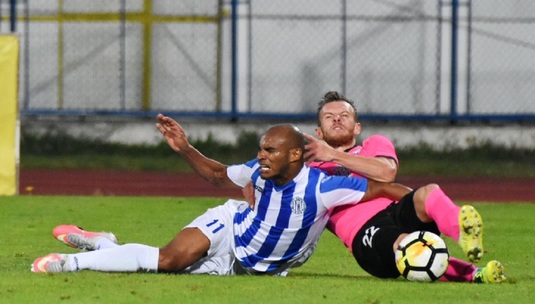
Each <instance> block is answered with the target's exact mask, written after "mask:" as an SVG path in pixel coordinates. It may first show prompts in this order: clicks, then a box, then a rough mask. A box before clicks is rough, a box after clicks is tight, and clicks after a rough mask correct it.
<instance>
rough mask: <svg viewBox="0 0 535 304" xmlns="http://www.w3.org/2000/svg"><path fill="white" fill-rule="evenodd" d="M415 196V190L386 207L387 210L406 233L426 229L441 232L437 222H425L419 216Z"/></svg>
mask: <svg viewBox="0 0 535 304" xmlns="http://www.w3.org/2000/svg"><path fill="white" fill-rule="evenodd" d="M413 196H414V191H413V192H411V193H410V194H408V195H406V196H404V197H403V198H402V199H401V200H400V201H399V202H398V203H396V204H392V205H390V206H388V207H387V208H386V211H387V212H388V213H389V214H390V216H391V217H392V218H393V220H394V221H395V224H396V225H398V226H399V228H400V229H401V230H402V231H403V232H405V233H411V232H414V231H418V230H425V231H430V232H433V233H435V234H440V231H439V230H438V227H437V225H436V223H435V222H430V223H424V222H422V221H421V220H420V219H419V218H418V215H417V214H416V209H415V207H414V198H413Z"/></svg>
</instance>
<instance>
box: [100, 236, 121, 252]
mask: <svg viewBox="0 0 535 304" xmlns="http://www.w3.org/2000/svg"><path fill="white" fill-rule="evenodd" d="M117 246H119V245H117V244H115V243H114V242H112V241H111V240H110V239H108V238H105V237H100V238H97V239H96V243H95V247H96V249H95V250H100V249H106V248H111V247H117Z"/></svg>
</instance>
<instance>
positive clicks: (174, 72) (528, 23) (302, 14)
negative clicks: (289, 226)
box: [0, 0, 535, 120]
mask: <svg viewBox="0 0 535 304" xmlns="http://www.w3.org/2000/svg"><path fill="white" fill-rule="evenodd" d="M16 2H17V13H18V16H19V18H18V20H19V22H18V23H17V32H18V33H20V36H21V40H22V42H23V43H22V54H21V59H22V60H21V62H22V67H21V94H20V95H21V96H20V99H21V109H22V111H23V114H26V115H32V114H78V115H89V114H115V115H123V114H126V115H151V116H152V115H153V114H154V112H156V111H164V112H166V113H169V114H172V115H183V116H187V115H202V116H206V117H232V118H240V117H289V116H292V117H301V118H313V117H314V115H315V114H314V113H315V106H316V104H317V101H318V100H319V99H320V98H321V96H322V95H323V94H324V93H325V92H326V91H329V90H338V91H341V92H343V93H344V94H345V95H346V96H348V97H349V98H350V99H354V100H355V101H356V103H357V106H358V108H359V111H360V112H361V117H362V118H379V119H408V120H411V119H437V118H447V119H491V120H492V119H503V118H507V119H515V120H535V101H534V100H533V96H535V87H534V86H532V85H531V82H532V81H533V80H535V79H534V78H535V62H534V61H533V60H531V58H532V57H533V55H534V54H535V39H534V38H535V31H534V29H535V2H533V1H531V0H516V1H498V0H472V1H469V0H464V1H456V0H454V1H442V0H396V1H393V0H284V1H283V0H254V1H237V0H231V1H223V0H210V1H209V0H205V1H195V0H179V1H176V0H158V1H151V0H128V1H126V0H117V1H109V0H94V1H84V0H69V1H59V0H42V1H27V0H26V1H23V0H17V1H16ZM0 4H1V8H2V9H1V10H0V11H1V12H2V15H1V16H0V17H1V19H2V23H1V24H0V26H1V27H0V30H1V31H6V30H7V29H8V28H9V20H8V15H9V5H8V3H7V1H4V2H0Z"/></svg>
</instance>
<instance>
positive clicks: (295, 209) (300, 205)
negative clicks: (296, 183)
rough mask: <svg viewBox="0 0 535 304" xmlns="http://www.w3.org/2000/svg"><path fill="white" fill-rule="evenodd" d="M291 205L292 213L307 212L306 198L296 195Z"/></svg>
mask: <svg viewBox="0 0 535 304" xmlns="http://www.w3.org/2000/svg"><path fill="white" fill-rule="evenodd" d="M291 207H292V213H294V214H303V213H305V210H306V209H307V205H306V204H305V200H304V199H302V198H300V197H294V198H293V199H292V205H291Z"/></svg>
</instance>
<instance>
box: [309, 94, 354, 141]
mask: <svg viewBox="0 0 535 304" xmlns="http://www.w3.org/2000/svg"><path fill="white" fill-rule="evenodd" d="M359 133H360V124H359V123H357V122H355V110H354V109H353V107H351V105H350V104H348V103H347V102H345V101H334V102H329V103H326V104H325V105H324V106H323V108H322V110H321V111H320V126H319V127H318V128H317V129H316V135H317V136H318V137H319V138H321V139H323V140H325V142H327V144H329V145H330V146H333V147H338V146H345V145H349V146H353V145H354V144H355V137H356V136H357V135H358V134H359Z"/></svg>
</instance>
